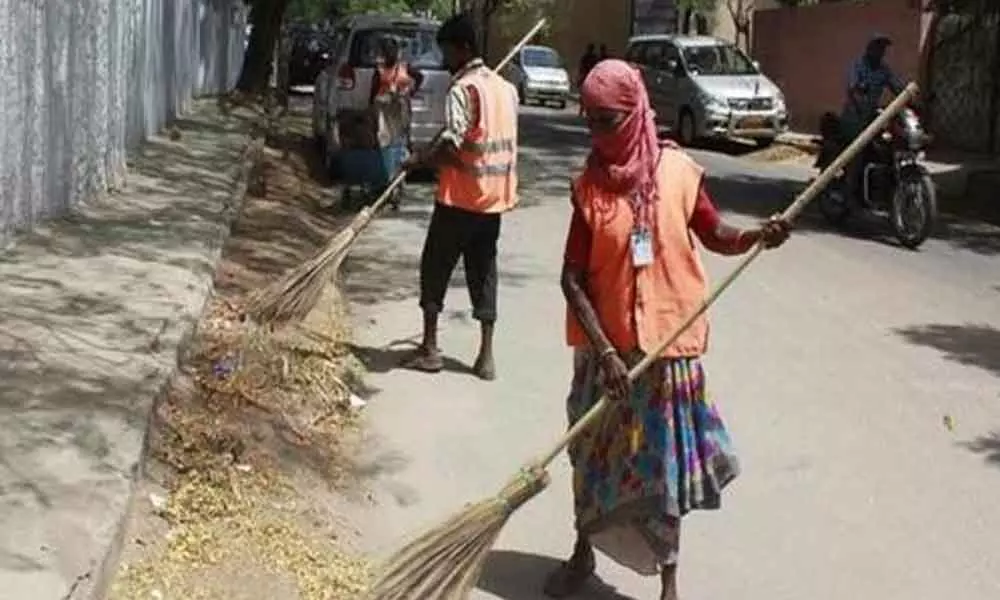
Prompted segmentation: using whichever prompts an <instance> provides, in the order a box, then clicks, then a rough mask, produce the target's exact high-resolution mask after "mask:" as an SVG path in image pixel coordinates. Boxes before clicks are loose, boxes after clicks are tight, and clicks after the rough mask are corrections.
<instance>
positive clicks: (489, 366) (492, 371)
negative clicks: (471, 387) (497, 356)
mask: <svg viewBox="0 0 1000 600" xmlns="http://www.w3.org/2000/svg"><path fill="white" fill-rule="evenodd" d="M472 372H473V373H475V374H476V377H478V378H480V379H482V380H483V381H493V380H494V379H496V378H497V366H496V363H495V362H494V361H493V356H489V355H488V356H483V355H482V354H480V355H479V357H478V358H477V359H476V363H475V364H474V365H473V366H472Z"/></svg>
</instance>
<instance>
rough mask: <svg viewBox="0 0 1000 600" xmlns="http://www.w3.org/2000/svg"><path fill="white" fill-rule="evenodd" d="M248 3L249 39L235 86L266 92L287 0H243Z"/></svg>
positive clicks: (253, 91)
mask: <svg viewBox="0 0 1000 600" xmlns="http://www.w3.org/2000/svg"><path fill="white" fill-rule="evenodd" d="M246 2H247V4H249V5H250V19H249V20H250V27H251V29H250V40H249V41H248V43H247V49H246V53H245V54H244V55H243V67H242V68H241V69H240V77H239V79H238V80H237V82H236V89H237V90H239V91H241V92H245V93H248V94H260V93H262V92H265V91H267V86H268V82H269V81H270V79H271V67H272V58H273V57H274V48H275V45H276V44H277V42H278V36H279V35H280V34H281V23H282V21H283V20H284V18H285V11H286V10H287V9H288V4H289V2H290V0H246Z"/></svg>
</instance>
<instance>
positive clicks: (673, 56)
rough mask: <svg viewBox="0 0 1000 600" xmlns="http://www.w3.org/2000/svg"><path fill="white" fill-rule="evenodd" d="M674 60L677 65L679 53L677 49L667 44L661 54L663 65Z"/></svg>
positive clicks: (679, 57) (679, 60) (679, 58)
mask: <svg viewBox="0 0 1000 600" xmlns="http://www.w3.org/2000/svg"><path fill="white" fill-rule="evenodd" d="M672 60H675V61H677V62H678V63H679V62H681V52H680V50H678V49H677V46H674V45H673V44H667V47H666V48H665V49H664V52H663V64H664V65H667V64H669V63H670V61H672Z"/></svg>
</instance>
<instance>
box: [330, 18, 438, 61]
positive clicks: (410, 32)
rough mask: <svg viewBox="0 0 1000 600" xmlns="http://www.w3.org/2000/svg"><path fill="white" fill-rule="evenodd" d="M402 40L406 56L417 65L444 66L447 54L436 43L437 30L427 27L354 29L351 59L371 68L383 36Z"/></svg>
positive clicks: (400, 41)
mask: <svg viewBox="0 0 1000 600" xmlns="http://www.w3.org/2000/svg"><path fill="white" fill-rule="evenodd" d="M389 36H391V37H395V38H396V40H397V41H398V42H399V43H400V48H401V49H402V55H403V60H405V61H406V62H408V63H410V65H412V66H413V67H415V68H418V69H444V56H443V55H442V54H441V49H440V48H439V47H438V45H437V39H436V38H437V31H436V30H434V29H430V28H427V27H381V28H374V29H363V30H360V31H356V32H354V39H353V40H352V42H351V55H350V58H349V61H350V63H351V65H352V66H354V67H359V68H369V69H370V68H372V67H374V66H375V58H376V57H377V56H378V50H379V43H380V41H381V40H382V38H384V37H389Z"/></svg>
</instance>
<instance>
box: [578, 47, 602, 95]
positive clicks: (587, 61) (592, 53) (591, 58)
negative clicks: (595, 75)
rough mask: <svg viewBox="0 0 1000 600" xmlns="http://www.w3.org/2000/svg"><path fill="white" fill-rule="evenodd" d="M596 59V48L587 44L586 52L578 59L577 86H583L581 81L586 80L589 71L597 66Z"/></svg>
mask: <svg viewBox="0 0 1000 600" xmlns="http://www.w3.org/2000/svg"><path fill="white" fill-rule="evenodd" d="M597 59H598V57H597V48H596V47H595V46H594V44H587V51H586V52H584V53H583V56H581V57H580V70H579V72H578V73H577V78H578V79H577V86H581V85H583V80H584V79H586V78H587V74H588V73H590V70H591V69H593V68H594V65H596V64H597Z"/></svg>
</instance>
